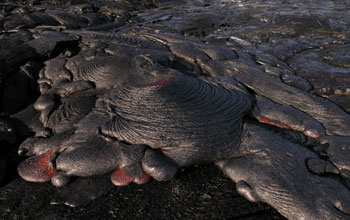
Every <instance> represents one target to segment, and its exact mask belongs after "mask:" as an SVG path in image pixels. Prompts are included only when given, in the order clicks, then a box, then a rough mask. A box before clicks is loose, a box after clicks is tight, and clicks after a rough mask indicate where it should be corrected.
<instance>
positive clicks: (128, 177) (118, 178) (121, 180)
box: [111, 165, 151, 186]
mask: <svg viewBox="0 0 350 220" xmlns="http://www.w3.org/2000/svg"><path fill="white" fill-rule="evenodd" d="M150 179H151V177H150V176H149V175H148V174H146V173H144V172H143V171H142V169H141V168H140V166H139V165H137V166H129V167H123V168H120V169H117V170H116V171H114V172H113V173H112V175H111V180H112V183H113V184H114V185H116V186H126V185H129V184H130V183H131V182H134V183H137V184H144V183H147V182H148V181H149V180H150Z"/></svg>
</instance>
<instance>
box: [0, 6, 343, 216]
mask: <svg viewBox="0 0 350 220" xmlns="http://www.w3.org/2000/svg"><path fill="white" fill-rule="evenodd" d="M146 2H147V1H145V4H143V5H140V6H139V7H140V8H137V9H135V8H132V9H130V8H129V7H128V6H130V5H132V4H133V3H132V1H130V2H129V3H128V4H130V5H128V4H126V3H125V5H123V4H122V3H120V4H121V5H118V6H120V7H121V6H124V7H125V9H124V10H130V11H131V10H135V11H136V10H141V9H145V8H148V9H149V10H150V11H152V10H155V9H154V8H157V7H160V8H161V7H162V4H164V10H169V8H167V6H168V5H169V4H170V3H169V2H168V3H162V1H159V2H153V3H150V2H148V4H146ZM208 2H210V1H208ZM215 3H216V2H215ZM32 4H34V6H19V5H16V4H2V5H0V6H1V8H2V14H3V15H2V17H1V24H2V26H3V33H4V35H3V36H2V37H1V41H0V47H1V50H2V53H1V55H0V56H1V57H0V63H1V65H2V66H3V69H2V70H1V72H0V73H1V78H2V79H4V80H5V82H6V83H7V84H3V85H2V87H1V89H2V95H3V97H4V101H5V102H4V103H5V104H3V105H2V106H1V108H2V111H3V112H4V113H3V114H2V115H1V118H0V129H1V130H0V132H1V133H0V134H1V136H0V138H1V139H0V140H1V141H2V142H4V143H6V144H8V145H16V144H17V145H19V147H18V154H19V155H20V156H27V157H28V158H26V159H24V160H23V161H22V162H21V163H20V164H19V166H18V174H19V176H20V177H22V178H23V179H24V180H26V181H30V182H49V181H50V182H51V183H52V184H53V185H54V186H56V187H63V189H66V194H67V192H69V193H71V194H72V193H73V194H74V193H76V194H77V195H78V196H76V197H74V198H72V197H69V196H67V195H65V196H63V197H64V198H66V199H63V201H62V203H65V204H67V205H69V206H79V205H85V204H88V203H89V202H91V201H92V200H94V199H95V198H98V197H100V196H102V195H103V194H106V193H107V192H108V190H110V186H109V185H108V183H106V182H104V181H103V180H101V179H102V177H103V176H106V175H108V176H109V178H110V180H109V181H111V182H112V183H113V184H114V185H115V186H126V185H129V184H131V183H137V184H145V183H147V182H149V181H150V180H151V179H155V180H157V181H172V179H174V178H176V177H177V176H178V175H179V173H180V171H182V170H183V169H184V168H188V167H193V166H197V165H200V164H208V163H213V164H215V165H217V167H218V168H219V169H220V170H221V171H222V172H223V173H224V174H225V175H226V176H227V177H228V178H230V179H231V180H233V181H234V182H235V183H236V190H237V192H238V193H239V194H240V195H242V196H243V197H245V198H246V199H247V200H249V201H250V202H263V203H267V204H268V205H270V206H271V207H273V208H274V209H276V210H277V212H279V213H280V214H281V215H282V216H284V217H286V218H287V219H350V191H349V187H350V174H349V170H350V163H349V161H350V160H349V158H350V151H349V148H350V115H349V113H348V112H347V111H346V110H344V109H343V108H342V107H340V106H338V105H337V104H335V103H334V102H332V101H330V100H328V99H326V98H325V96H324V95H323V97H322V96H319V95H320V94H319V95H317V94H315V93H317V92H310V90H311V89H312V86H311V85H310V84H309V82H308V81H307V80H305V79H304V78H302V77H300V76H297V75H295V74H293V73H292V72H288V71H284V69H283V68H286V69H288V68H289V67H288V68H287V67H285V66H284V67H283V65H282V63H284V62H283V61H282V60H283V59H282V58H281V57H278V58H276V57H273V56H271V55H265V56H264V55H263V54H262V52H256V51H255V52H256V54H255V55H254V56H253V55H252V52H251V51H250V50H251V45H250V44H249V45H248V44H247V43H244V41H243V40H241V39H239V38H230V39H231V40H232V39H234V40H236V41H237V40H238V41H240V42H243V43H242V44H241V45H240V46H237V45H235V44H232V41H231V43H220V42H221V41H222V39H223V37H221V38H219V37H218V38H216V39H213V38H211V39H210V40H208V41H204V40H203V39H198V37H199V38H200V36H196V34H194V36H196V37H197V38H193V37H185V36H184V35H183V34H185V33H184V32H182V34H179V33H177V34H176V33H170V32H174V31H171V30H169V29H167V28H169V27H168V26H167V25H168V24H167V21H169V20H171V18H172V17H164V16H165V15H163V17H160V18H157V19H160V20H159V21H164V22H163V23H160V24H159V26H157V25H155V26H154V27H153V26H152V25H150V24H149V23H147V22H146V23H144V25H141V24H143V23H142V22H143V21H142V19H141V18H145V17H147V16H150V15H147V14H145V13H146V12H143V13H144V14H142V13H141V14H140V15H139V17H137V16H136V14H129V15H127V14H125V13H124V14H123V13H122V14H119V16H117V15H118V12H117V11H114V12H113V13H103V12H104V11H103V10H106V9H105V8H103V7H102V6H100V8H99V6H98V5H93V4H85V5H82V4H77V5H74V4H73V5H72V6H67V5H61V6H55V7H54V6H52V2H51V3H50V2H49V3H45V2H42V4H43V5H39V6H35V1H33V2H32ZM45 4H48V5H47V6H45ZM110 4H112V3H110ZM181 4H185V2H182V3H181ZM186 4H191V3H186ZM186 4H185V5H186ZM207 4H209V3H207ZM213 5H215V4H213ZM107 6H108V4H107ZM187 6H188V5H187ZM208 6H210V4H209V5H206V6H204V7H208ZM178 7H180V6H178ZM191 7H200V6H198V5H191ZM116 8H117V7H116ZM214 9H215V8H214ZM214 9H213V10H214ZM120 10H122V9H120ZM159 13H162V12H159ZM133 16H136V17H134V19H135V20H133V19H132V17H133ZM207 16H209V15H207ZM218 16H219V15H218ZM137 18H139V20H138V19H137ZM118 19H119V20H118ZM149 19H152V18H149ZM188 19H189V20H190V18H188ZM191 19H192V18H191ZM213 19H214V18H213ZM175 20H176V19H175ZM214 20H215V19H214ZM128 22H129V23H132V24H134V25H129V24H128ZM138 22H139V23H138ZM174 22H176V21H174ZM135 24H139V25H135ZM154 24H156V22H155V23H154ZM187 25H188V24H187ZM213 25H214V26H213V27H215V25H216V24H213ZM142 26H144V27H142ZM174 28H176V26H174ZM154 29H157V30H158V31H156V32H157V33H156V32H155V31H153V30H154ZM207 31H209V30H207ZM178 32H180V33H181V31H178ZM222 34H225V33H222ZM210 42H212V43H210ZM227 42H229V41H227ZM245 47H246V49H244V48H245ZM329 50H330V51H331V52H332V51H333V50H332V49H329ZM334 53H335V52H334ZM299 56H302V55H298V56H297V57H293V58H291V59H290V60H291V62H294V65H296V66H297V64H298V63H297V60H298V57H299ZM305 56H307V54H306V55H305ZM271 60H273V61H274V62H276V66H274V67H272V66H268V65H265V64H264V61H265V63H269V61H271ZM339 62H343V61H342V60H340V61H339ZM277 64H278V65H277ZM285 65H286V64H285ZM18 66H20V68H18ZM297 67H298V68H299V66H297ZM277 72H281V74H280V75H278V74H277V77H276V73H277ZM10 85H11V86H12V87H10ZM14 85H15V86H17V87H18V88H19V89H18V91H16V92H15V91H13V86H14ZM343 90H344V89H343ZM343 90H341V91H342V95H346V92H347V90H346V89H345V90H344V91H343ZM339 91H340V90H339ZM8 94H11V96H10V95H8ZM12 94H13V95H12ZM30 94H35V95H30ZM321 95H322V94H321ZM5 98H6V99H5ZM16 99H18V100H27V101H26V102H15V101H14V100H16ZM6 103H7V104H6ZM15 112H17V113H15ZM23 139H25V140H23ZM22 140H23V141H22ZM6 163H9V162H6V161H5V160H2V159H0V165H1V167H2V169H1V170H0V177H3V176H4V175H5V174H4V172H6V169H5V168H6V165H5V164H6ZM2 164H3V165H2ZM91 177H92V178H91ZM84 178H86V179H88V181H89V183H87V182H84ZM0 180H1V179H0ZM80 181H82V182H80ZM74 184H75V185H74ZM79 184H80V185H79ZM38 185H40V184H39V183H38ZM70 185H72V187H71V188H70ZM86 195H88V196H86ZM2 202H4V201H2ZM5 202H6V201H5ZM8 203H10V202H8ZM51 203H52V204H57V203H61V202H59V201H52V202H51ZM0 207H1V208H0V211H2V212H9V211H8V210H7V209H6V208H4V206H0Z"/></svg>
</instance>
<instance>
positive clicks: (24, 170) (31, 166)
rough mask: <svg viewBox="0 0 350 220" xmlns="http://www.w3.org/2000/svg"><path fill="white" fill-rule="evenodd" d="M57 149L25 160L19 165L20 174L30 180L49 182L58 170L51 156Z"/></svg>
mask: <svg viewBox="0 0 350 220" xmlns="http://www.w3.org/2000/svg"><path fill="white" fill-rule="evenodd" d="M54 153H55V150H52V151H50V152H49V153H45V154H41V155H38V156H34V157H30V158H28V159H27V160H25V161H23V162H22V163H21V164H20V165H19V167H18V174H19V175H20V176H21V177H22V178H23V179H25V180H26V181H30V182H47V181H49V180H50V179H51V177H52V176H53V175H55V173H56V172H57V170H56V169H55V167H53V164H52V163H51V157H52V156H53V155H54Z"/></svg>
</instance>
